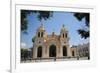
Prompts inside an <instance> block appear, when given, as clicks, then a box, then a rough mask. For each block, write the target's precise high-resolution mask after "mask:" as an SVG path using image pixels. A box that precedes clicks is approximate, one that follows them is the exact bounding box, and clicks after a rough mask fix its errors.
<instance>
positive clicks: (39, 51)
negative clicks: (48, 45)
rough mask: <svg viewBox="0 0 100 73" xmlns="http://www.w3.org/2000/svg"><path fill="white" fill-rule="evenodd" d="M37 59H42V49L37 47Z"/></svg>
mask: <svg viewBox="0 0 100 73" xmlns="http://www.w3.org/2000/svg"><path fill="white" fill-rule="evenodd" d="M37 57H42V47H41V46H39V47H38V49H37Z"/></svg>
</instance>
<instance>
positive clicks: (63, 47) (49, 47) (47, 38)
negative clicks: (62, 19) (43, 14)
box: [33, 25, 75, 59]
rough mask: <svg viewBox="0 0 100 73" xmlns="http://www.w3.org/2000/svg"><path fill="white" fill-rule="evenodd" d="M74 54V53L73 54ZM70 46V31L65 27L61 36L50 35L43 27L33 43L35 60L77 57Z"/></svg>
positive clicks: (39, 29) (38, 30)
mask: <svg viewBox="0 0 100 73" xmlns="http://www.w3.org/2000/svg"><path fill="white" fill-rule="evenodd" d="M73 54H74V52H73ZM73 54H72V51H71V49H70V45H69V34H68V30H67V29H66V28H65V26H64V25H63V26H62V28H61V30H60V34H59V35H56V34H55V32H52V34H50V35H49V34H48V33H47V32H46V30H45V28H44V26H43V25H41V26H40V27H39V28H38V29H37V32H36V36H35V37H34V42H33V59H38V58H39V59H40V58H63V57H71V56H75V55H73Z"/></svg>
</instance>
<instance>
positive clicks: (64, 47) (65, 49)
mask: <svg viewBox="0 0 100 73" xmlns="http://www.w3.org/2000/svg"><path fill="white" fill-rule="evenodd" d="M63 56H67V48H66V46H63Z"/></svg>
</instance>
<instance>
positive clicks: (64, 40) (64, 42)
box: [60, 25, 70, 57]
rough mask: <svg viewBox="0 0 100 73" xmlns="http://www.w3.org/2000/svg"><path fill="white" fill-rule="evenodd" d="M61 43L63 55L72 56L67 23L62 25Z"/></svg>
mask: <svg viewBox="0 0 100 73" xmlns="http://www.w3.org/2000/svg"><path fill="white" fill-rule="evenodd" d="M60 43H61V48H62V56H63V57H64V56H66V57H70V53H69V52H70V48H69V35H68V30H67V29H66V27H65V25H62V28H61V31H60Z"/></svg>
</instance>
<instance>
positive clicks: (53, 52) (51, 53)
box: [49, 45, 56, 57]
mask: <svg viewBox="0 0 100 73" xmlns="http://www.w3.org/2000/svg"><path fill="white" fill-rule="evenodd" d="M49 57H56V46H55V45H51V46H50V48H49Z"/></svg>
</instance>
